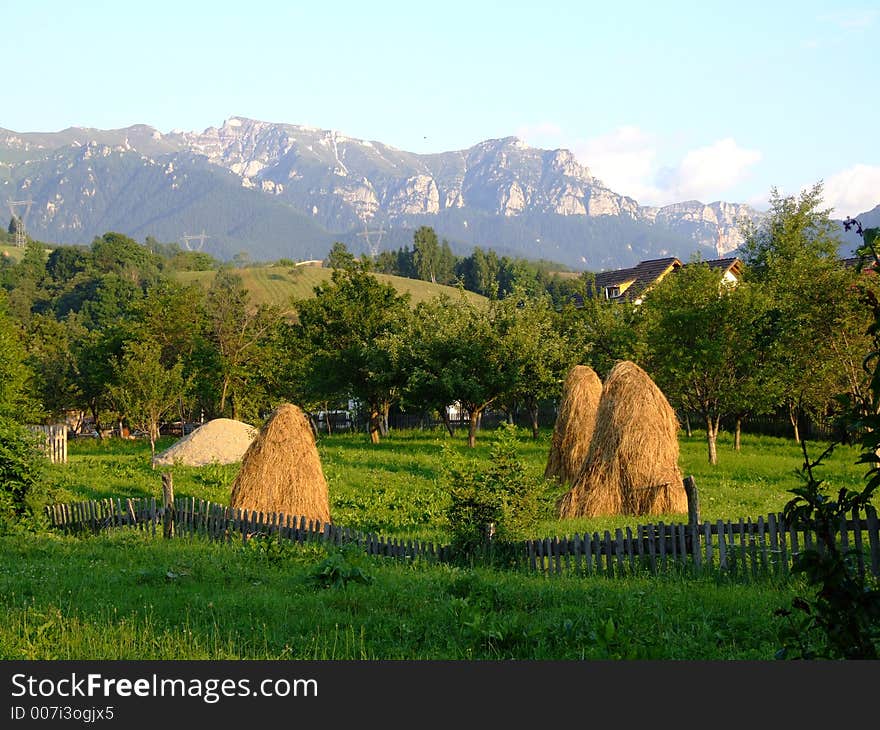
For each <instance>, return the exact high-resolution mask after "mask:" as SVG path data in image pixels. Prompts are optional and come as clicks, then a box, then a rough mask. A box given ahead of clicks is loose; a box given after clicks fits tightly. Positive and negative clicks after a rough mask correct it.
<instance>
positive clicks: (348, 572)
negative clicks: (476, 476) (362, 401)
mask: <svg viewBox="0 0 880 730" xmlns="http://www.w3.org/2000/svg"><path fill="white" fill-rule="evenodd" d="M491 441H492V433H491V432H489V431H483V432H481V434H480V438H479V439H478V447H477V449H475V450H469V449H467V446H466V440H465V434H464V433H461V434H457V435H456V436H455V437H454V438H451V437H449V436H447V435H446V434H445V432H442V431H393V432H392V433H391V434H390V435H389V436H388V437H387V438H385V439H384V440H383V441H382V443H380V444H379V445H378V446H371V445H370V444H369V443H368V442H367V439H366V436H365V434H360V433H357V434H334V435H332V436H321V437H320V438H319V451H320V454H321V458H322V463H323V466H324V470H325V474H326V477H327V480H328V484H329V488H330V495H331V514H332V515H333V519H334V521H335V522H336V523H338V524H340V525H344V526H349V527H354V528H358V529H362V530H370V531H376V532H379V533H381V534H384V535H388V536H419V537H423V538H425V539H432V540H435V541H445V540H446V539H448V536H447V528H446V525H445V517H444V509H445V504H446V498H447V497H446V481H445V475H444V466H443V464H444V462H447V461H448V460H449V459H450V458H451V457H452V456H454V455H456V454H457V455H459V456H461V457H462V458H467V459H470V458H474V459H477V460H485V459H486V458H487V456H488V450H489V447H490V445H491ZM171 443H173V439H170V438H166V439H163V440H162V441H161V442H160V444H159V448H160V449H161V448H165V447H167V446H169V445H170V444H171ZM549 443H550V432H549V430H546V431H543V432H542V433H541V437H540V438H539V439H538V440H537V441H533V440H532V439H531V438H530V436H529V435H528V434H527V433H526V431H525V430H523V431H521V433H520V440H519V444H520V456H521V458H522V460H523V462H524V464H525V465H526V468H527V469H528V471H529V472H530V473H531V474H533V475H534V476H536V477H538V476H540V475H541V474H542V473H543V469H544V462H545V460H546V455H547V452H548V450H549ZM818 449H819V445H818V444H817V445H816V447H815V449H813V448H812V447H811V449H810V451H811V453H812V455H814V456H815V455H817V454H818V453H819V451H818ZM814 451H815V453H813V452H814ZM856 457H857V453H856V451H855V450H854V449H839V450H838V451H836V452H835V453H834V455H833V456H832V458H831V459H829V460H828V462H827V466H825V467H822V468H821V470H820V472H821V475H822V476H823V477H825V478H826V479H827V484H828V486H829V487H831V488H836V487H839V486H841V485H844V484H849V485H852V486H858V485H859V483H860V482H861V480H862V479H863V468H862V467H861V466H858V465H856V464H855V460H856ZM719 462H720V463H719V464H718V466H716V467H710V466H709V464H708V463H707V461H706V449H705V442H704V441H703V440H701V438H700V435H699V434H698V433H695V435H694V436H693V437H691V438H688V437H686V436H685V435H684V434H682V436H681V459H680V463H681V466H682V470H683V472H684V473H685V474H692V475H693V476H694V478H695V480H696V483H697V487H698V489H699V495H700V502H701V513H702V516H703V517H704V518H711V519H721V518H724V519H729V518H738V517H749V516H751V517H757V516H759V515H765V514H767V513H768V512H771V511H778V510H780V509H781V508H782V506H783V505H784V503H785V502H786V501H787V499H788V498H789V497H790V496H791V495H789V494H788V493H787V490H788V489H790V488H792V487H793V486H796V485H797V484H798V478H797V476H796V470H797V468H798V467H799V465H800V463H801V453H800V449H799V447H798V446H797V445H796V444H795V443H794V442H793V441H788V440H785V439H778V438H771V437H763V436H761V437H759V436H749V435H745V436H744V439H743V449H742V451H741V452H740V453H735V452H734V451H733V450H732V445H731V442H730V440H729V438H728V437H727V436H726V435H724V434H722V437H721V440H720V443H719ZM236 469H237V465H229V466H219V465H211V466H205V467H198V468H187V467H181V466H178V467H174V468H173V469H171V471H172V472H173V474H174V484H175V493H176V495H177V496H194V497H199V498H205V499H210V500H212V501H217V502H227V501H228V496H229V485H230V483H231V481H232V478H233V477H234V475H235V472H236ZM46 477H47V478H46V491H45V493H44V494H43V495H41V497H42V498H45V499H48V500H50V501H55V500H59V501H67V500H84V499H93V498H101V497H109V496H113V497H127V496H130V497H137V496H158V495H159V494H160V493H161V478H160V472H159V471H158V470H157V471H154V470H152V469H151V468H150V466H149V446H148V445H147V444H146V442H144V441H131V442H122V441H119V440H110V441H106V442H102V441H98V440H92V439H80V440H75V441H72V442H71V443H70V446H69V463H68V464H67V465H66V466H64V465H56V466H50V467H48V471H47V475H46ZM561 491H562V490H561V488H560V487H558V486H555V485H553V484H544V486H543V493H542V503H543V505H544V510H543V514H542V516H541V518H540V520H539V521H538V522H537V523H536V524H535V525H534V527H533V530H532V532H533V536H534V537H544V536H552V535H564V534H571V533H573V532H575V531H583V530H585V529H590V530H593V529H608V528H613V527H615V526H620V525H626V524H633V522H632V520H631V519H624V518H602V519H595V520H582V521H580V520H579V521H567V522H561V521H559V520H557V519H555V518H554V516H553V509H552V508H553V504H554V502H555V499H556V498H557V497H558V496H559V495H560V494H561ZM669 519H670V520H671V519H676V520H677V519H680V517H679V516H670V517H669ZM652 521H656V518H652ZM334 578H335V579H336V580H335V582H333V580H332V579H334ZM802 588H803V587H802V586H800V585H799V584H798V583H797V581H796V580H795V579H792V578H789V579H786V580H785V581H780V580H777V579H770V578H768V579H761V580H759V581H756V582H749V583H738V582H736V580H734V579H732V578H729V577H726V576H719V575H712V574H709V575H706V576H704V577H701V578H694V577H685V576H676V575H667V576H661V577H649V576H644V577H642V576H630V577H626V578H615V579H609V578H605V577H599V576H593V577H573V576H542V575H536V574H529V573H517V572H514V571H501V570H497V571H494V570H491V569H488V568H463V567H455V566H448V565H425V564H415V565H403V564H398V563H397V562H395V561H391V560H388V559H383V558H374V557H369V556H366V555H364V554H361V553H358V552H357V551H356V550H351V549H340V548H338V547H335V546H322V545H309V544H306V545H289V546H283V547H278V546H277V545H276V546H275V547H272V545H271V544H265V543H260V542H258V541H251V542H248V543H246V544H241V543H233V544H231V545H225V544H211V543H207V542H204V541H202V540H200V539H198V538H180V539H176V540H172V541H166V540H162V539H161V537H151V536H150V535H148V534H144V533H137V532H127V531H118V532H116V533H108V534H102V535H98V536H90V537H71V536H62V535H57V534H53V533H50V532H47V531H45V530H40V529H36V530H35V531H25V530H13V531H9V532H7V534H4V535H0V611H2V617H3V621H2V625H0V658H3V659H20V658H25V659H135V658H137V659H564V660H576V659H671V660H676V659H719V660H731V659H737V660H739V659H757V660H770V659H772V658H773V655H774V652H775V651H776V649H777V648H778V647H779V643H778V632H779V630H780V628H781V625H780V621H781V619H779V618H777V617H774V615H773V611H774V610H775V609H776V608H779V607H782V606H787V605H789V603H790V601H791V598H792V597H793V596H794V595H796V594H797V593H798V591H799V590H802Z"/></svg>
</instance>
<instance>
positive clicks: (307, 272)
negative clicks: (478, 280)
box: [174, 266, 485, 310]
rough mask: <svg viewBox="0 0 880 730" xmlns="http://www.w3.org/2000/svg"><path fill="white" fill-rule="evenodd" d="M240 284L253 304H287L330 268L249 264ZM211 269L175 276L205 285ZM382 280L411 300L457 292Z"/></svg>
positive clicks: (426, 284)
mask: <svg viewBox="0 0 880 730" xmlns="http://www.w3.org/2000/svg"><path fill="white" fill-rule="evenodd" d="M236 273H238V274H239V275H240V276H241V278H242V284H243V285H244V287H245V288H246V289H247V290H248V292H249V293H250V295H251V301H252V302H253V303H254V304H270V305H276V306H279V307H281V308H282V309H283V310H288V309H289V308H290V301H291V299H307V298H309V297H311V296H314V293H315V292H314V288H315V287H316V286H318V285H319V284H323V283H324V282H327V281H329V280H330V276H331V274H332V269H328V268H323V267H319V266H297V267H295V268H294V267H290V266H248V267H246V268H242V269H237V270H236ZM214 275H215V272H213V271H178V272H175V274H174V277H175V278H176V279H177V280H178V281H179V282H181V283H184V284H190V283H193V282H196V283H198V284H201V285H202V286H204V287H205V288H207V287H208V286H210V285H211V281H212V280H213V278H214ZM374 276H375V277H376V278H377V279H378V280H379V281H380V282H382V283H384V284H391V286H393V287H394V288H395V289H396V290H397V291H398V293H401V294H402V293H404V292H409V295H410V301H411V302H412V303H413V304H418V303H419V302H422V301H426V300H429V299H432V298H433V297H435V296H437V295H438V294H440V293H441V292H446V293H447V294H449V295H451V296H457V294H458V290H457V289H456V288H455V287H451V286H444V285H443V284H432V283H431V282H430V281H418V280H416V279H407V278H404V277H401V276H391V275H390V274H374ZM465 295H466V296H467V297H468V298H469V299H471V300H472V301H475V302H477V301H485V297H482V296H481V295H479V294H475V293H473V292H465Z"/></svg>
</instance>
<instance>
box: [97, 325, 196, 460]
mask: <svg viewBox="0 0 880 730" xmlns="http://www.w3.org/2000/svg"><path fill="white" fill-rule="evenodd" d="M161 355H162V350H161V348H160V347H159V345H158V344H157V343H156V342H153V341H151V340H141V341H132V342H128V343H127V344H126V346H125V350H124V352H123V355H122V361H121V362H120V363H119V364H118V365H117V367H116V372H115V375H116V378H115V379H116V383H115V384H114V385H112V386H110V397H111V398H112V399H113V401H114V402H115V403H116V406H117V408H118V410H119V413H120V414H121V415H122V416H123V417H124V418H125V419H126V420H127V421H128V422H129V423H130V424H132V425H134V426H136V427H138V428H141V429H143V430H145V431H146V432H147V434H148V436H149V439H150V455H151V456H155V454H156V440H157V439H158V438H159V426H160V424H161V422H162V419H163V418H164V416H165V415H167V414H168V413H169V412H171V411H172V410H174V408H175V407H176V406H177V404H178V401H179V399H180V398H181V394H182V393H183V392H184V391H185V389H186V384H185V382H184V379H183V365H182V364H181V363H180V362H179V361H178V362H176V363H175V364H174V365H172V366H171V367H170V368H169V367H166V366H165V365H163V364H162V360H161Z"/></svg>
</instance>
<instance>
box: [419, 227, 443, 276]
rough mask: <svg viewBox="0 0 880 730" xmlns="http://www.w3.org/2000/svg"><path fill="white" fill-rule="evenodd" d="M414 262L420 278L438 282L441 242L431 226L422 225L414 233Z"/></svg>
mask: <svg viewBox="0 0 880 730" xmlns="http://www.w3.org/2000/svg"><path fill="white" fill-rule="evenodd" d="M413 263H414V264H415V268H416V273H417V274H418V277H419V279H422V280H423V281H430V282H431V283H432V284H436V283H437V274H438V273H439V268H440V243H439V242H438V240H437V234H436V233H435V232H434V229H433V228H431V227H430V226H420V227H419V228H418V229H417V230H416V232H415V233H414V234H413Z"/></svg>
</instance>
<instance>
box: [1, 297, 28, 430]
mask: <svg viewBox="0 0 880 730" xmlns="http://www.w3.org/2000/svg"><path fill="white" fill-rule="evenodd" d="M25 357H26V350H25V346H24V342H23V341H22V332H21V331H20V330H19V329H18V327H17V326H16V324H15V322H14V321H13V320H12V318H11V317H9V315H8V313H7V304H6V294H5V292H3V291H0V418H8V419H12V420H16V421H23V420H25V419H27V418H30V417H31V416H32V415H33V414H34V411H35V410H36V408H35V405H34V403H33V402H32V400H31V398H30V397H29V393H28V384H29V380H30V375H31V373H30V371H29V369H28V367H27V366H26V365H25Z"/></svg>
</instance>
